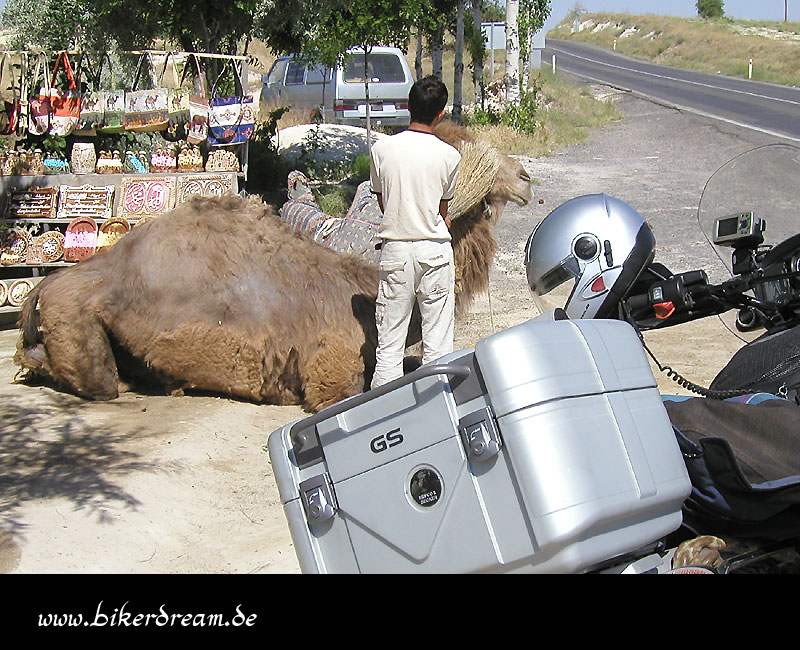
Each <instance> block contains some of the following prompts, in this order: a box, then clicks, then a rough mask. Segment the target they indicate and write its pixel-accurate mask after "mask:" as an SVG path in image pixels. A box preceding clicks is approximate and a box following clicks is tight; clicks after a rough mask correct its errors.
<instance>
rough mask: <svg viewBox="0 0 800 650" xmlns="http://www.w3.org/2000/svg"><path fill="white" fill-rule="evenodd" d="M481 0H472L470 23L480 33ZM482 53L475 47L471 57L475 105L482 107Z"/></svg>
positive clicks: (481, 50) (481, 20)
mask: <svg viewBox="0 0 800 650" xmlns="http://www.w3.org/2000/svg"><path fill="white" fill-rule="evenodd" d="M481 1H482V0H472V23H473V25H475V32H476V33H477V34H480V33H481V24H482V23H483V12H482V11H481ZM483 53H484V50H483V49H482V48H481V49H480V50H479V51H478V48H475V56H474V58H473V59H472V84H473V86H474V87H475V105H476V106H480V107H481V108H483Z"/></svg>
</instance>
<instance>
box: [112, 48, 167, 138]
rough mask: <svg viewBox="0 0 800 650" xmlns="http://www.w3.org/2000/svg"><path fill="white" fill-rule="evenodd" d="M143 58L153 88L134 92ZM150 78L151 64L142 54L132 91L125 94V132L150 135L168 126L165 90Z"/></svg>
mask: <svg viewBox="0 0 800 650" xmlns="http://www.w3.org/2000/svg"><path fill="white" fill-rule="evenodd" d="M145 56H147V60H148V63H147V65H148V68H149V69H150V78H151V82H152V85H153V88H150V89H148V90H136V88H137V87H138V85H139V78H140V77H141V73H142V66H143V63H144V59H145ZM156 86H157V84H156V82H155V80H154V79H153V76H152V62H151V60H150V57H149V55H148V54H142V56H141V58H140V59H139V66H138V68H137V70H136V78H135V79H134V82H133V90H131V91H130V92H126V93H125V118H124V121H123V123H124V125H125V130H126V131H133V132H135V133H150V132H153V131H163V130H164V129H166V128H167V125H168V124H169V112H168V109H167V89H166V88H158V87H156Z"/></svg>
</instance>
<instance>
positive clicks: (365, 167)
mask: <svg viewBox="0 0 800 650" xmlns="http://www.w3.org/2000/svg"><path fill="white" fill-rule="evenodd" d="M350 172H351V174H352V176H351V177H350V180H351V182H353V183H356V184H358V183H363V182H364V181H368V180H369V156H368V155H367V154H364V153H362V154H359V155H358V156H357V157H356V158H355V160H353V162H352V163H351V165H350Z"/></svg>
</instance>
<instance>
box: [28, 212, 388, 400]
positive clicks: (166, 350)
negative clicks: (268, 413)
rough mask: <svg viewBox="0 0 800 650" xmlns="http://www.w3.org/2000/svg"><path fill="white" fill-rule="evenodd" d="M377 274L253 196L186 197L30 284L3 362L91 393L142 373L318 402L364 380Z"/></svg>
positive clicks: (113, 388) (163, 380)
mask: <svg viewBox="0 0 800 650" xmlns="http://www.w3.org/2000/svg"><path fill="white" fill-rule="evenodd" d="M377 282H378V274H377V271H375V270H374V269H372V268H370V267H369V266H366V265H364V264H362V263H361V262H360V261H358V260H357V259H354V258H351V257H347V256H342V255H337V254H336V253H334V252H333V251H329V250H327V249H324V248H322V247H320V246H317V245H316V244H313V243H312V242H309V241H308V240H307V239H306V238H304V237H302V236H300V235H298V234H296V233H293V232H291V230H290V229H289V228H288V227H287V226H286V225H285V224H283V223H282V222H281V221H280V220H279V219H277V217H276V216H275V215H274V213H273V211H272V210H271V208H270V207H269V206H267V205H265V204H262V203H261V202H260V201H257V200H254V199H249V200H245V199H240V198H238V197H225V198H218V199H198V198H195V199H192V200H191V201H189V202H187V203H185V204H183V205H181V206H179V207H178V208H176V209H175V210H173V211H172V212H171V213H168V214H166V215H163V216H161V217H159V218H158V219H155V220H153V221H151V222H149V223H146V224H143V225H142V226H140V227H137V228H133V229H132V230H131V231H130V232H129V233H128V234H127V235H125V237H123V238H122V239H120V240H119V241H118V242H117V243H116V244H115V245H114V246H112V247H110V248H108V249H105V250H101V251H98V252H97V253H95V254H94V255H93V256H92V257H90V258H89V259H87V260H84V261H82V262H80V263H78V264H76V265H75V266H74V267H71V268H68V269H64V270H60V271H58V272H56V273H54V274H51V275H49V276H47V277H46V278H45V279H44V280H42V282H40V283H39V284H38V285H37V286H36V287H35V288H34V289H33V291H32V292H31V294H30V295H29V297H28V300H27V301H26V303H25V305H24V308H23V311H22V314H21V317H20V327H21V342H20V344H19V345H18V349H17V352H16V355H15V358H14V360H15V362H16V363H17V365H19V366H20V367H22V368H24V369H27V370H29V371H31V372H32V373H34V374H37V375H41V376H44V377H48V378H52V379H54V380H55V381H56V382H57V383H58V384H60V385H61V387H63V388H64V389H66V390H68V391H70V392H74V393H76V394H78V395H82V396H85V397H88V398H93V399H99V400H109V399H114V398H116V397H117V396H118V394H119V391H120V382H121V380H125V381H130V380H140V379H141V378H142V377H143V376H144V377H146V379H147V380H149V381H156V382H158V383H159V384H160V385H162V386H164V387H167V388H170V389H179V388H194V389H204V390H209V391H214V392H221V393H225V394H229V395H234V396H238V397H242V398H245V399H248V400H254V401H257V402H269V403H273V404H302V405H303V406H304V407H305V408H307V409H308V410H310V411H316V410H318V409H320V408H322V407H324V406H327V405H328V404H332V403H334V402H336V401H339V400H341V399H344V398H345V397H348V396H351V395H354V394H357V393H359V392H362V391H363V390H364V389H365V387H366V386H367V385H368V382H369V378H370V377H369V374H370V373H371V368H372V367H373V366H374V348H375V345H376V341H377V334H376V332H375V323H374V320H375V306H374V302H375V294H376V287H377ZM37 306H38V313H37V310H36V307H37ZM123 388H124V387H123Z"/></svg>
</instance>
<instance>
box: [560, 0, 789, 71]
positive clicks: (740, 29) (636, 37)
mask: <svg viewBox="0 0 800 650" xmlns="http://www.w3.org/2000/svg"><path fill="white" fill-rule="evenodd" d="M548 37H549V38H558V39H572V40H580V41H584V42H588V43H593V44H595V45H600V46H602V47H607V48H609V49H616V50H617V51H618V52H622V53H624V54H628V55H630V56H635V57H637V58H641V59H645V60H648V61H654V62H656V63H662V64H665V65H672V66H676V67H682V68H690V69H693V70H702V71H704V72H717V73H720V74H725V75H730V76H735V77H744V78H746V77H748V76H749V75H750V74H751V72H750V60H751V59H752V61H753V66H752V78H753V79H756V80H760V81H769V82H773V83H782V84H787V85H793V86H797V85H800V65H798V63H800V23H780V22H752V21H736V20H730V19H727V18H726V19H721V20H702V19H699V18H696V19H694V18H671V17H665V16H654V15H650V14H648V15H644V16H633V15H627V14H610V13H595V14H582V15H581V16H580V17H579V18H578V19H577V20H572V19H568V20H565V21H564V22H563V23H561V24H560V25H559V26H558V27H556V28H555V29H553V30H551V31H550V33H549V34H548Z"/></svg>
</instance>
